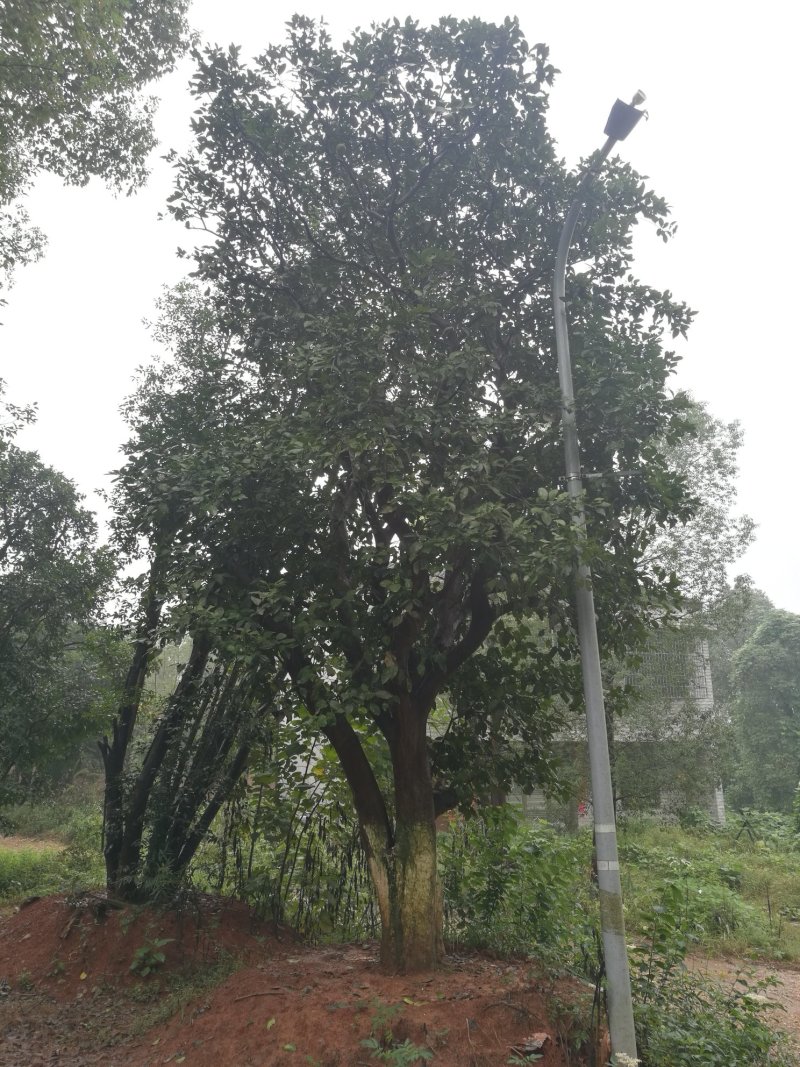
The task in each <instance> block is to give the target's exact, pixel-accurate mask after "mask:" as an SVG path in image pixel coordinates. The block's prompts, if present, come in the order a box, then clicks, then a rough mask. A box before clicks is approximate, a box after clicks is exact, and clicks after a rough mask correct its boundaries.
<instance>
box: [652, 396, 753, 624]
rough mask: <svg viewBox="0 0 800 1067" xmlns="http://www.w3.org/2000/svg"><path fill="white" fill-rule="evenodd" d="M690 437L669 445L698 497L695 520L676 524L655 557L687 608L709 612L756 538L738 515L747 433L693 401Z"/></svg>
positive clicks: (660, 541) (671, 458)
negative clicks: (675, 580)
mask: <svg viewBox="0 0 800 1067" xmlns="http://www.w3.org/2000/svg"><path fill="white" fill-rule="evenodd" d="M687 418H688V420H689V422H690V424H691V425H690V427H688V428H687V430H688V432H687V433H686V434H685V435H684V436H683V437H681V438H680V439H678V440H676V441H673V442H672V443H671V444H670V445H669V446H668V454H669V462H670V465H671V467H672V469H673V470H674V471H676V472H677V473H679V474H680V475H682V476H683V477H684V478H685V479H686V482H687V485H688V487H689V490H690V491H691V493H692V494H693V495H694V496H695V498H696V502H697V503H696V507H695V509H694V511H693V513H692V515H691V517H690V518H688V519H686V520H685V521H682V522H676V523H675V524H673V525H671V526H670V527H669V528H668V529H666V530H664V531H663V533H661V534H660V535H659V536H658V537H657V538H656V539H655V541H654V543H653V545H652V547H651V549H650V555H651V557H652V559H653V561H654V563H656V564H657V565H659V566H661V567H664V568H665V569H666V570H670V571H673V572H674V573H675V575H676V576H677V578H678V581H679V584H680V588H681V592H682V593H683V595H684V597H685V599H686V608H687V610H689V611H691V612H696V611H697V610H709V609H710V608H712V607H713V605H714V604H715V603H716V602H717V601H718V600H720V598H721V597H723V596H724V595H725V594H726V593H727V590H728V580H727V573H728V568H729V567H730V566H731V565H732V564H734V563H736V561H737V560H738V559H740V557H741V556H742V555H743V554H744V553H745V552H746V550H747V547H748V545H750V544H751V543H752V541H753V538H754V535H755V523H754V522H753V520H752V519H751V518H750V516H749V515H740V514H737V512H736V496H737V485H736V481H737V478H738V474H739V465H738V453H739V449H740V448H741V446H742V440H743V434H742V428H741V426H740V425H739V423H738V422H723V421H722V420H721V419H717V418H715V417H714V416H713V415H712V414H711V413H710V412H709V410H708V408H707V407H706V406H705V405H704V404H701V403H699V402H698V401H696V400H692V401H691V404H690V406H689V409H688V412H687Z"/></svg>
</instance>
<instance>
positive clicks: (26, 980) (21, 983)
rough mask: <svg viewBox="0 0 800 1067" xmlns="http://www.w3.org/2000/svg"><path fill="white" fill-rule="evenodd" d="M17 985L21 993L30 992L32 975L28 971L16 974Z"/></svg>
mask: <svg viewBox="0 0 800 1067" xmlns="http://www.w3.org/2000/svg"><path fill="white" fill-rule="evenodd" d="M17 986H18V988H19V989H21V990H22V992H23V993H30V992H31V990H32V989H33V975H32V974H31V972H30V971H21V972H20V974H19V975H17Z"/></svg>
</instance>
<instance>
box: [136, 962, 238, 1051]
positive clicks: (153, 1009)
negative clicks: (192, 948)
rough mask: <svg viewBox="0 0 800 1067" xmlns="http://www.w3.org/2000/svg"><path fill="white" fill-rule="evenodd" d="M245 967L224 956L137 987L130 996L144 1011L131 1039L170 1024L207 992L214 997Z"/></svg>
mask: <svg viewBox="0 0 800 1067" xmlns="http://www.w3.org/2000/svg"><path fill="white" fill-rule="evenodd" d="M240 966H241V963H240V961H239V960H237V959H236V958H235V957H234V956H227V955H226V956H220V957H219V959H216V960H215V961H214V962H213V963H203V964H200V965H198V966H197V967H193V968H192V969H191V970H190V971H187V972H184V973H182V974H173V975H170V976H169V977H168V978H167V979H166V980H165V981H163V982H158V983H153V984H149V983H145V982H143V983H141V984H140V985H137V986H133V988H132V989H131V991H130V993H129V994H128V996H129V997H130V999H131V1000H132V1001H134V1002H136V1003H138V1004H140V1005H142V1004H145V1005H146V1007H145V1008H144V1009H143V1010H139V1011H137V1013H136V1017H135V1020H134V1022H133V1023H132V1025H131V1028H130V1030H129V1031H128V1036H129V1037H140V1036H141V1035H142V1034H144V1033H147V1031H148V1030H151V1029H152V1028H153V1027H154V1026H160V1025H161V1024H162V1023H166V1022H169V1020H170V1019H172V1018H174V1017H175V1016H176V1015H178V1014H180V1015H181V1017H183V1013H184V1010H185V1009H186V1008H187V1007H188V1005H189V1004H190V1003H191V1002H192V1001H193V1000H197V999H198V998H199V997H201V996H202V995H203V994H204V993H208V994H211V993H213V992H214V990H215V989H216V988H217V986H218V985H220V984H221V983H222V982H224V981H225V979H226V978H227V977H228V976H229V975H231V974H233V972H234V971H236V970H238V969H239V967H240Z"/></svg>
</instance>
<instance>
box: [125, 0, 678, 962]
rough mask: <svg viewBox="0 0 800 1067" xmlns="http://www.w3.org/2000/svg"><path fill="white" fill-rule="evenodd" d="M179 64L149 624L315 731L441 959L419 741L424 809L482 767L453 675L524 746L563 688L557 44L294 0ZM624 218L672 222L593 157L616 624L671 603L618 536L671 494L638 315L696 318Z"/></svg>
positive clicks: (588, 359) (600, 513)
mask: <svg viewBox="0 0 800 1067" xmlns="http://www.w3.org/2000/svg"><path fill="white" fill-rule="evenodd" d="M198 59H199V69H198V73H197V75H196V77H195V82H194V86H195V92H196V94H197V96H198V102H199V103H198V108H199V109H198V112H197V114H196V117H195V131H196V149H195V151H194V152H192V153H191V154H190V155H189V156H187V157H186V158H185V159H183V160H180V161H178V163H177V167H178V170H177V187H176V192H175V194H174V196H173V198H172V209H173V211H174V213H175V215H176V217H177V218H178V219H180V220H183V221H185V222H186V223H187V225H189V226H197V227H199V228H202V229H204V230H206V231H207V232H208V233H209V234H210V237H209V240H208V243H207V244H205V245H204V246H203V247H202V248H201V249H200V251H199V252H198V254H197V273H198V275H199V277H200V278H201V279H202V280H203V281H204V283H206V284H207V285H208V287H209V288H208V291H207V293H206V294H205V296H204V297H203V298H202V299H203V315H204V316H205V319H204V322H205V325H203V321H201V323H200V325H197V319H196V318H192V317H191V316H190V319H191V321H192V322H193V323H195V325H192V326H191V327H189V328H188V329H184V330H183V332H182V333H181V337H182V338H183V341H182V342H181V344H179V345H177V346H176V352H175V357H174V359H173V360H172V361H168V362H167V364H166V365H165V366H164V367H163V368H162V370H160V371H154V372H153V374H152V375H151V376H150V377H149V378H148V379H147V381H146V382H145V384H144V386H143V391H142V392H141V393H140V396H139V398H138V399H137V401H136V402H135V404H134V406H133V416H134V425H135V430H136V433H135V435H134V439H133V440H132V442H131V446H130V453H131V459H130V462H129V464H128V465H127V466H126V468H125V469H124V470H123V472H122V473H121V476H120V495H119V497H118V508H119V514H120V516H121V522H122V523H123V525H124V526H125V527H126V529H127V530H128V536H129V537H130V538H131V539H133V540H135V539H136V538H142V539H144V541H145V543H146V544H148V545H149V546H150V548H149V552H150V558H151V561H152V563H153V569H152V570H151V572H150V573H151V575H155V576H156V580H157V582H158V583H160V587H159V592H158V595H159V596H160V597H161V598H162V601H163V602H164V603H165V604H166V605H167V607H168V609H169V611H170V612H171V616H172V618H173V619H183V620H184V622H185V624H186V627H187V628H189V629H194V630H197V631H198V632H200V631H202V632H205V633H210V634H212V635H213V640H214V641H215V643H216V647H217V648H219V649H220V650H221V652H223V653H224V650H225V649H226V648H227V649H228V650H229V652H230V654H231V655H235V654H236V651H235V650H236V649H237V648H239V649H246V654H247V658H248V662H249V663H253V664H258V665H259V668H260V669H262V670H263V672H264V675H265V676H268V677H271V678H273V679H274V680H275V684H278V685H280V686H282V687H284V689H285V690H288V692H289V693H290V694H291V696H292V699H293V701H294V707H295V713H296V714H298V715H302V716H303V718H304V722H305V723H306V725H307V724H308V722H309V720H310V721H311V723H313V724H315V728H316V729H317V731H318V733H319V735H320V737H321V738H324V739H327V741H328V742H329V743H330V745H331V746H332V747H333V749H334V750H335V752H336V754H337V756H338V758H339V760H340V762H341V765H342V767H343V770H344V773H345V775H346V777H347V780H348V782H349V784H350V787H351V790H352V793H353V798H354V804H355V808H356V812H357V815H358V818H359V822H360V825H361V831H362V841H363V844H364V848H365V850H366V854H367V858H368V862H369V866H370V870H371V873H372V877H373V882H374V885H375V889H376V893H377V899H378V904H379V907H380V914H381V920H382V930H383V939H382V958H383V960H384V962H385V963H386V964H387V965H388V966H392V967H398V968H402V969H418V968H424V967H429V966H433V965H435V963H436V961H437V959H438V958H439V954H440V921H439V919H440V916H439V904H438V893H437V879H436V834H435V825H434V817H435V813H436V810H437V807H436V804H437V793H439V790H438V789H437V786H438V785H439V783H438V782H437V781H436V780H435V779H436V776H437V766H436V765H432V761H431V753H432V751H433V755H434V758H435V759H437V760H438V761H439V764H440V766H441V771H442V783H441V784H443V786H445V787H446V788H443V789H442V790H441V792H440V794H439V795H441V796H442V797H443V799H442V803H447V804H452V803H453V801H454V798H455V799H462V800H465V802H466V800H468V798H469V796H470V791H474V790H475V789H477V788H491V787H493V786H496V785H497V784H498V783H497V782H496V781H495V780H494V779H492V778H491V776H489V779H487V777H486V775H485V774H477V773H476V774H475V775H470V773H469V768H468V767H466V769H465V766H464V765H462V766H461V767H460V768H459V767H458V760H457V759H454V758H453V749H452V747H449V746H448V741H447V739H446V738H445V739H440V741H439V743H437V742H432V741H431V740H430V739H429V730H428V724H429V719H430V716H431V713H432V712H433V710H434V709H435V708H436V707H437V701H440V700H441V698H443V697H445V696H446V695H447V694H451V695H452V694H455V697H456V699H452V700H450V701H449V702H448V703H449V707H450V708H451V709H452V711H453V714H455V715H456V716H457V717H458V720H459V721H458V723H457V724H456V726H454V727H453V730H452V731H451V732H454V733H459V731H460V734H461V738H462V742H463V744H464V745H465V746H467V745H468V746H470V747H469V751H470V752H472V753H479V752H481V751H482V750H484V749H485V748H486V745H487V744H488V745H489V746H490V747H491V746H494V750H495V751H496V752H500V750H501V745H500V742H501V741H502V739H503V738H504V737H505V738H507V737H509V736H512V735H513V733H514V732H515V731H516V730H517V729H521V730H523V731H524V732H525V736H526V739H527V741H528V743H529V747H528V752H529V754H530V755H531V758H532V761H533V765H534V766H536V765H537V760H536V756H537V754H539V755H542V754H543V753H542V752H541V751H540V750H542V749H544V747H545V742H546V740H547V737H548V736H549V733H550V732H551V731H552V728H553V707H554V698H555V697H556V696H564V697H566V698H567V700H572V699H574V697H575V693H576V688H577V687H576V679H577V673H576V670H575V652H576V641H575V633H574V625H573V618H572V610H571V607H570V590H571V582H572V568H573V559H574V549H575V541H574V536H573V531H572V527H571V523H570V518H569V516H570V509H569V506H568V501H567V497H566V493H565V491H564V487H563V478H562V458H561V456H562V453H561V446H560V439H559V422H560V400H559V394H558V384H557V377H556V375H555V372H554V361H553V355H552V328H551V311H550V295H549V287H550V276H551V272H552V266H553V255H554V253H553V250H554V248H555V245H556V242H557V234H558V230H559V226H560V222H561V219H562V217H563V214H564V212H565V210H566V207H567V205H568V203H569V200H570V197H571V196H572V194H573V192H574V189H575V183H576V176H575V175H574V174H571V173H570V172H569V171H568V170H567V169H566V168H565V167H564V165H563V163H562V162H561V161H560V160H559V159H558V157H557V155H556V151H555V146H554V144H553V141H552V139H551V137H550V134H549V133H548V131H547V127H546V124H545V117H546V109H547V89H548V86H549V84H550V82H551V80H552V78H553V75H554V70H553V68H552V67H551V66H550V65H549V63H548V59H547V50H546V48H544V47H543V46H541V45H537V46H535V47H529V46H528V44H527V43H526V41H525V40H524V38H523V36H522V34H521V32H520V30H519V27H518V25H517V23H516V21H514V20H507V21H506V22H505V23H504V24H503V25H502V26H492V25H487V24H485V23H482V22H480V21H479V20H476V19H473V20H469V21H464V22H459V21H456V20H455V19H443V20H442V21H441V22H440V23H439V24H438V25H436V26H435V27H432V28H430V29H426V28H421V27H420V26H419V25H417V24H416V23H414V22H412V21H410V20H409V21H407V22H405V23H400V22H398V21H394V22H390V23H387V24H385V25H382V26H378V27H375V28H374V29H373V30H372V32H368V33H367V32H365V33H357V34H355V35H354V36H353V37H352V38H351V39H350V40H349V41H347V42H346V43H345V45H344V46H343V48H342V49H341V50H337V49H335V48H334V47H333V46H332V44H331V41H330V39H329V38H328V36H327V35H326V33H325V31H324V30H323V29H320V28H319V27H317V26H316V25H314V24H313V23H312V22H311V21H309V20H307V19H304V18H299V17H298V18H295V19H294V20H293V21H292V23H291V25H290V29H289V35H288V40H287V42H286V43H285V44H283V45H280V46H275V47H271V48H269V49H268V50H267V51H266V52H265V53H264V55H263V56H262V57H261V58H260V59H259V60H258V62H257V63H256V64H255V65H254V66H251V67H246V66H244V65H243V64H241V63H240V61H239V58H238V54H237V52H236V50H235V49H232V50H230V51H228V52H223V51H219V50H216V49H212V50H210V51H207V52H206V53H204V54H203V55H202V56H199V57H198ZM640 219H647V220H650V221H652V222H653V223H654V224H655V226H656V227H657V228H658V230H659V232H661V233H662V234H664V235H667V234H668V233H669V230H670V224H669V223H668V222H667V219H666V206H665V204H664V202H663V201H662V200H660V199H658V198H657V197H655V196H654V195H652V194H651V193H649V192H647V191H646V190H645V188H644V187H643V185H642V183H641V181H640V179H639V178H638V177H637V176H636V175H635V174H634V173H633V172H632V171H631V170H630V168H628V167H627V166H625V165H624V164H621V163H614V164H612V165H610V166H609V168H608V169H607V171H606V172H605V176H604V177H603V178H602V179H601V180H600V182H599V183H598V188H597V195H596V198H595V199H594V200H593V203H592V204H591V205H590V207H589V209H588V211H587V216H586V223H585V225H584V226H583V228H582V229H581V231H580V233H579V235H578V239H577V245H578V250H577V256H578V258H580V259H581V260H582V261H584V262H585V263H586V264H588V269H587V270H585V271H584V272H582V273H581V274H580V275H579V276H575V277H574V278H572V279H571V291H572V292H573V293H574V301H573V303H572V306H571V315H572V319H573V322H574V323H575V330H574V342H575V354H576V364H577V367H576V378H577V389H578V402H579V404H580V408H581V415H580V421H581V427H582V435H583V444H584V453H585V457H586V463H587V467H588V469H590V470H591V471H594V472H599V473H601V474H602V476H603V477H602V479H597V480H593V481H591V482H590V485H592V486H593V489H592V491H591V493H590V497H589V499H588V500H587V506H588V510H589V514H590V541H589V546H588V551H589V555H590V556H591V559H592V563H593V566H594V569H595V573H596V575H597V579H598V593H599V598H598V602H599V605H600V620H601V631H602V637H603V640H604V641H605V642H606V643H607V645H608V646H609V647H613V648H617V649H620V648H621V647H623V646H624V645H625V644H626V642H627V641H628V640H629V637H630V632H631V629H632V628H634V627H637V626H639V625H640V624H641V622H642V618H643V616H644V615H646V613H647V610H648V608H649V607H650V606H652V604H653V603H654V602H657V601H659V600H661V602H662V603H663V598H664V597H666V598H669V596H670V595H671V590H672V584H671V582H670V581H669V579H668V578H667V577H666V576H665V575H664V574H663V573H662V572H659V571H656V570H652V569H651V570H648V568H647V567H646V566H645V565H642V563H641V561H642V556H643V553H644V551H645V549H646V548H647V546H648V545H649V543H650V542H651V540H652V538H653V536H654V534H655V532H656V531H657V529H658V528H659V526H660V525H661V524H663V523H665V522H667V521H668V520H669V519H670V518H671V517H674V516H675V515H680V514H683V513H684V511H685V503H684V502H685V497H686V486H685V481H684V479H682V478H681V477H680V476H674V475H672V474H671V473H670V471H669V468H668V464H667V463H666V461H665V460H664V457H663V454H662V451H663V449H662V445H663V442H664V440H665V439H666V440H669V439H670V438H671V437H673V436H676V435H679V434H680V433H682V432H684V430H685V425H684V419H683V415H682V413H683V411H684V409H685V403H684V401H683V400H682V398H680V397H678V398H675V397H673V396H672V395H671V394H670V392H669V391H668V389H667V379H668V376H669V373H670V371H671V369H672V367H673V365H674V357H673V356H671V355H670V354H668V353H665V352H664V350H663V347H662V338H663V335H664V332H665V331H666V332H667V333H669V332H670V331H671V332H672V333H675V334H677V333H682V332H683V331H684V330H685V328H686V326H687V323H688V319H689V316H688V313H687V311H686V309H685V308H683V307H682V306H680V305H677V304H675V303H674V302H673V301H672V300H671V298H670V297H669V296H668V295H666V294H661V293H658V292H656V291H655V290H653V289H651V288H649V287H647V286H645V285H642V284H641V283H639V282H638V281H636V280H635V279H634V278H633V277H632V275H631V273H630V268H631V262H630V259H631V233H632V229H633V227H634V225H635V224H636V223H637V221H639V220H640ZM622 472H624V474H623V473H622ZM159 546H161V548H159ZM171 546H178V549H179V550H178V551H172V550H171ZM159 559H161V560H163V563H162V564H161V571H160V572H159V564H158V561H159ZM466 670H469V671H471V672H473V674H472V675H467V674H465V673H464V672H465V671H466ZM469 677H471V678H472V679H473V682H474V686H473V695H474V693H477V692H478V689H479V688H480V687H482V691H483V692H488V691H489V689H490V688H491V684H492V680H493V679H495V680H496V681H497V682H498V683H499V684H502V685H503V686H504V687H507V689H506V691H507V692H508V693H511V692H512V691H513V687H515V686H517V687H519V688H520V690H521V692H522V695H523V698H524V700H523V704H522V706H524V707H525V709H526V712H527V714H525V715H522V714H520V707H521V705H520V704H519V703H515V702H513V701H511V700H505V701H503V700H500V701H497V700H495V701H493V702H492V704H491V708H489V709H487V708H485V707H482V706H481V702H480V701H476V700H474V699H469V690H470V686H469V685H467V686H465V687H464V688H463V689H462V691H461V692H459V693H456V692H455V687H456V684H457V681H458V679H459V678H461V679H462V680H466V679H467V678H469ZM504 722H505V732H504V729H503V724H504ZM365 738H370V739H371V740H370V743H369V744H366V743H365ZM375 739H377V740H378V741H379V743H380V744H381V745H383V746H384V747H385V749H386V750H387V752H388V755H389V759H390V763H391V768H392V781H391V785H390V786H388V787H386V786H385V785H384V784H383V783H382V782H381V781H380V779H379V777H378V775H376V773H375V769H374V767H373V765H372V764H371V762H370V759H369V751H370V745H372V744H373V743H374V741H375ZM537 739H538V742H539V743H537ZM464 751H467V749H466V748H465V749H464ZM486 762H487V761H485V760H484V761H483V763H484V765H485V764H486ZM490 762H491V761H490ZM539 762H540V764H541V765H542V766H545V764H546V761H545V760H544V759H541V760H540V761H539ZM497 766H498V767H499V768H501V769H502V772H501V777H502V774H507V775H510V774H511V773H512V770H513V768H514V760H513V759H512V758H510V757H509V758H502V759H500V758H498V760H497ZM506 784H507V783H506Z"/></svg>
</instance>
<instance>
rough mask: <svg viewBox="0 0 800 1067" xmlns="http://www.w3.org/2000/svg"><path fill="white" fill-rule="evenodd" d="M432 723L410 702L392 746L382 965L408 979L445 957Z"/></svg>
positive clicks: (399, 717) (400, 711)
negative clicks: (430, 751) (390, 839)
mask: <svg viewBox="0 0 800 1067" xmlns="http://www.w3.org/2000/svg"><path fill="white" fill-rule="evenodd" d="M426 721H427V716H426V715H425V714H424V713H422V712H420V710H419V709H417V708H415V707H414V706H413V704H412V703H411V701H410V700H409V701H408V702H407V704H406V706H404V707H401V708H400V710H399V714H398V717H397V729H396V731H395V733H394V736H393V738H392V742H391V744H390V749H391V753H392V767H393V772H394V791H395V813H396V814H395V820H396V821H395V835H394V845H393V847H392V849H391V850H390V852H389V854H388V856H387V864H386V866H387V881H388V896H389V924H388V927H387V925H386V924H383V930H382V938H381V961H382V963H383V964H384V966H385V967H387V968H390V969H392V970H395V971H398V972H400V973H403V974H410V973H413V972H415V971H429V970H434V969H435V968H436V967H437V965H438V964H439V962H440V961H441V958H442V955H443V939H442V907H441V895H440V891H439V878H438V874H437V870H436V820H435V813H434V802H433V783H432V781H431V773H430V764H429V762H428V739H427V732H426Z"/></svg>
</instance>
